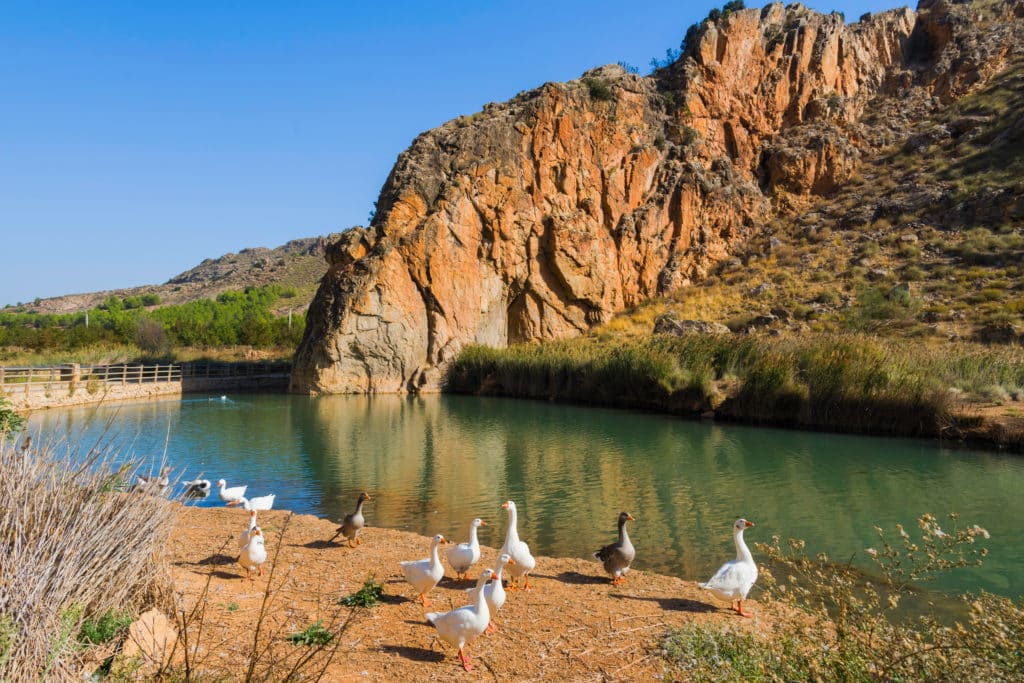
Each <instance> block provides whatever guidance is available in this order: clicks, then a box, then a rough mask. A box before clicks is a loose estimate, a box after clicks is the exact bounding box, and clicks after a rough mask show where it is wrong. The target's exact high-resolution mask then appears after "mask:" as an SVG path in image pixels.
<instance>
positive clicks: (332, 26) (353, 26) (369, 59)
mask: <svg viewBox="0 0 1024 683" xmlns="http://www.w3.org/2000/svg"><path fill="white" fill-rule="evenodd" d="M716 4H719V3H715V4H712V3H706V4H705V3H689V2H682V1H680V0H675V1H673V2H661V1H660V0H648V1H647V2H642V3H622V2H616V3H613V2H606V1H604V0H590V1H588V2H574V1H569V0H564V1H563V2H561V3H552V4H549V3H547V2H539V1H537V2H535V1H533V0H517V1H516V2H504V1H492V2H480V3H468V2H451V3H439V2H425V1H421V2H390V3H384V4H380V5H379V6H374V5H376V3H348V2H343V1H341V0H337V1H333V2H303V3H285V2H280V3H270V2H258V1H255V0H250V1H247V2H213V1H209V2H185V1H178V2H165V3H155V2H103V1H99V0H93V1H91V2H46V1H45V0H35V1H30V0H26V1H22V0H4V1H3V2H2V3H0V46H2V48H0V49H2V53H3V59H0V93H2V100H0V102H2V105H0V236H2V237H0V240H2V241H0V245H2V247H0V253H2V254H3V267H2V275H0V305H3V304H13V303H16V302H21V301H31V300H32V299H34V298H36V297H48V296H56V295H60V294H69V293H75V292H89V291H96V290H101V289H113V288H119V287H130V286H135V285H143V284H156V283H161V282H164V281H166V280H167V279H168V278H170V277H172V276H173V275H176V274H177V273H179V272H181V271H183V270H186V269H188V268H190V267H192V266H194V265H196V264H197V263H199V262H200V261H202V260H203V259H204V258H207V257H215V256H219V255H221V254H223V253H227V252H233V251H239V250H240V249H243V248H245V247H255V246H267V247H274V246H278V245H280V244H283V243H284V242H287V241H288V240H290V239H293V238H296V237H306V236H312V235H318V234H326V233H328V232H332V231H337V230H341V229H344V228H347V227H349V226H352V225H356V224H363V223H365V222H366V218H367V214H368V213H369V211H370V209H371V208H372V206H373V202H374V200H375V199H376V198H377V194H378V192H379V191H380V187H381V185H382V184H383V182H384V180H385V178H386V177H387V174H388V171H389V170H390V168H391V166H392V164H393V163H394V161H395V158H396V156H397V155H398V154H399V152H401V151H402V150H403V149H405V147H407V146H408V144H409V143H410V142H411V141H412V139H413V138H414V137H415V136H416V135H417V134H418V133H419V132H421V131H423V130H425V129H428V128H431V127H434V126H436V125H438V124H440V123H442V122H444V121H446V120H448V119H450V118H452V117H455V116H459V115H461V114H468V113H473V112H475V111H479V110H480V108H481V107H482V106H483V105H484V104H485V103H487V102H491V101H500V100H505V99H508V98H509V97H511V96H513V95H515V94H516V93H517V92H519V91H520V90H525V89H529V88H533V87H535V86H537V85H540V84H541V83H543V82H545V81H564V80H569V79H572V78H575V77H577V76H579V74H580V73H582V72H583V71H585V70H587V69H589V68H591V67H593V66H597V65H600V64H607V63H613V62H616V61H619V60H624V61H626V62H629V63H631V64H635V65H637V66H639V67H640V68H641V69H642V70H643V72H645V73H646V71H647V64H648V62H649V61H650V59H651V57H655V56H658V57H660V56H663V55H664V51H665V48H667V47H677V46H678V44H679V41H680V39H681V38H682V36H683V35H684V34H685V32H686V27H687V26H689V25H690V24H691V23H693V22H694V21H696V20H698V19H700V18H702V17H703V16H705V15H706V14H707V11H708V9H710V8H711V7H712V6H715V5H716ZM810 6H811V7H814V8H816V9H819V10H822V11H830V10H833V9H836V10H840V11H843V12H844V13H845V15H846V17H847V19H848V20H855V19H856V17H858V16H860V14H862V13H864V12H867V11H881V10H883V9H886V8H888V7H891V6H893V5H891V4H890V3H887V2H873V1H862V2H847V1H841V0H837V1H836V2H835V3H833V4H831V5H821V4H816V3H810Z"/></svg>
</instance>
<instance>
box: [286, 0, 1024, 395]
mask: <svg viewBox="0 0 1024 683" xmlns="http://www.w3.org/2000/svg"><path fill="white" fill-rule="evenodd" d="M957 12H959V13H957ZM1008 16H1010V17H1011V19H1012V16H1013V15H1012V12H1010V13H1008ZM965 32H966V33H969V32H970V21H969V17H965V16H964V11H960V10H957V11H954V9H953V8H951V7H950V6H947V5H945V4H944V3H935V5H934V7H930V8H927V9H925V10H924V11H921V12H919V13H917V14H915V13H914V12H912V11H910V10H908V9H901V10H894V11H891V12H886V13H884V14H880V15H876V16H873V17H870V18H866V19H864V20H863V21H861V22H859V23H856V24H851V25H846V24H844V22H843V20H842V18H841V17H839V16H838V15H821V14H817V13H814V12H811V11H809V10H807V9H805V8H803V7H801V6H800V5H796V4H794V5H790V6H789V7H788V8H784V7H783V6H782V5H781V4H775V5H769V6H767V7H765V8H763V9H761V10H753V9H752V10H743V11H739V12H735V13H733V14H731V15H730V16H727V17H725V18H723V19H721V20H719V21H718V22H717V23H715V24H712V23H710V22H709V23H707V24H705V25H704V28H703V31H702V33H701V35H700V36H699V37H698V38H697V39H696V40H695V41H694V43H693V44H692V45H690V46H688V50H687V54H685V55H684V56H683V58H681V59H680V60H679V61H677V62H676V63H675V64H673V65H672V66H671V67H669V68H667V69H662V70H660V71H659V72H658V73H656V74H655V75H654V76H651V77H640V76H636V75H631V74H628V73H626V72H625V71H624V70H622V69H621V68H619V67H615V66H609V67H603V68H600V69H595V70H593V71H591V72H588V73H587V74H584V77H583V78H582V79H581V80H579V81H574V82H570V83H548V84H545V85H544V86H542V87H540V88H538V89H536V90H534V91H531V92H528V93H523V94H520V95H519V96H517V97H516V98H514V99H512V100H511V101H509V102H507V103H504V104H500V105H499V104H492V105H488V106H487V107H485V108H484V111H483V112H481V113H478V114H475V115H473V116H470V117H462V118H460V119H457V120H455V121H450V122H448V123H447V124H445V125H443V126H441V127H440V128H437V129H434V130H432V131H428V132H426V133H424V134H422V135H420V136H419V137H418V138H417V139H416V140H415V141H414V142H413V144H412V146H411V147H410V148H409V149H408V150H406V151H405V152H404V153H402V155H401V156H400V157H399V159H398V162H397V163H396V165H395V167H394V169H393V170H392V172H391V175H390V177H389V178H388V181H387V183H386V185H385V187H384V189H383V191H382V193H381V196H380V198H379V200H378V203H377V206H378V210H377V214H376V217H375V219H374V221H373V224H372V225H371V226H370V227H369V228H367V229H361V228H360V229H354V230H352V231H350V232H349V233H346V234H345V235H344V236H343V237H342V239H341V240H340V241H339V242H337V243H336V244H333V245H331V246H330V247H329V248H328V251H327V259H328V262H329V263H330V268H329V271H328V273H327V275H326V276H325V277H324V279H323V282H322V284H321V287H320V290H319V292H318V294H317V296H316V299H315V300H314V302H313V304H312V306H311V308H310V311H309V314H308V316H307V329H306V335H305V338H304V339H303V342H302V344H301V346H300V348H299V350H298V352H297V354H296V358H295V363H294V366H293V372H292V386H291V388H292V390H293V391H296V392H310V393H320V392H328V393H335V392H402V391H430V390H436V389H438V388H439V385H440V382H441V380H442V374H443V370H444V368H445V365H446V364H447V363H448V362H450V361H451V360H452V359H453V358H454V357H455V356H456V354H457V353H458V352H459V350H460V349H462V348H463V347H465V346H466V345H468V344H488V345H492V346H505V345H507V344H511V343H516V342H524V341H531V340H545V339H555V338H559V337H565V336H570V335H577V334H580V333H582V332H584V331H586V330H587V329H588V328H589V327H590V326H592V325H594V324H596V323H599V322H602V321H604V320H606V319H607V318H608V317H609V316H610V315H611V314H613V313H614V312H616V311H618V310H621V309H623V308H625V307H629V306H633V305H635V304H637V303H639V302H641V301H643V300H644V299H647V298H649V297H652V296H655V295H658V294H662V293H666V292H670V291H672V290H675V289H677V288H678V287H681V286H685V285H686V284H688V283H690V282H692V281H694V280H696V279H699V278H701V277H703V276H704V275H705V274H706V273H707V271H708V269H709V267H711V266H712V265H713V264H714V263H715V262H716V261H718V260H721V259H723V258H726V257H728V256H729V255H730V253H732V251H733V250H734V249H735V248H736V246H737V245H738V244H741V243H742V242H743V241H744V240H745V239H746V238H747V236H748V235H750V234H752V233H753V232H754V231H756V230H758V229H759V227H760V226H761V224H762V223H763V222H764V221H765V220H766V219H767V218H769V217H770V214H771V212H772V201H771V199H772V198H773V197H774V196H775V195H777V194H778V193H779V192H784V193H787V194H791V195H796V196H800V195H806V194H808V193H822V192H827V191H829V190H830V189H832V188H834V187H836V186H837V185H838V184H840V183H842V182H844V181H845V180H846V179H847V178H849V177H850V175H851V174H852V173H853V172H854V171H855V170H856V168H857V165H858V160H859V157H860V154H861V152H860V150H861V149H862V148H863V147H864V146H865V145H868V144H870V142H868V141H866V140H865V138H866V137H869V136H867V135H864V134H862V133H863V131H861V130H860V129H859V128H858V126H857V121H858V119H859V117H860V116H861V115H862V113H863V112H864V110H865V108H866V107H868V106H869V105H870V104H871V103H872V102H876V101H877V100H878V98H880V97H882V98H884V97H889V98H890V99H893V98H907V97H909V96H911V95H914V96H915V97H917V98H918V99H923V98H935V99H938V100H941V99H943V98H945V99H947V100H948V99H955V97H956V96H957V95H958V94H959V93H961V92H963V91H964V90H965V89H966V88H968V87H970V85H971V83H972V82H976V81H978V80H980V79H982V78H984V76H985V74H981V75H978V74H976V73H969V72H968V71H969V70H968V68H967V67H965V66H964V64H962V63H958V62H956V60H955V59H952V58H950V57H949V53H950V51H951V50H956V49H959V48H957V47H956V42H957V41H956V40H954V37H955V36H956V35H959V34H961V33H965ZM1008 40H1010V39H1008ZM990 42H991V41H990ZM1004 52H1005V50H1004ZM944 59H945V60H947V62H948V65H947V67H946V68H941V69H939V68H935V67H936V65H937V64H940V62H942V60H944ZM929 68H930V69H931V71H929V70H928V69H929ZM995 70H997V66H994V67H992V68H990V69H989V71H988V74H989V75H991V73H993V72H994V71H995ZM974 71H977V69H974Z"/></svg>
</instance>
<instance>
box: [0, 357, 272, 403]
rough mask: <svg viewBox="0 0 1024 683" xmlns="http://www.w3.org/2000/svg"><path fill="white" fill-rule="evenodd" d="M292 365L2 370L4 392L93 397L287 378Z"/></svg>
mask: <svg viewBox="0 0 1024 683" xmlns="http://www.w3.org/2000/svg"><path fill="white" fill-rule="evenodd" d="M290 370H291V366H290V364H289V363H206V362H200V363H169V364H166V365H143V364H141V363H121V364H118V365H77V364H70V365H55V366H46V367H2V366H0V392H2V393H4V394H7V395H11V394H13V393H15V392H19V391H21V392H25V393H30V392H34V391H42V392H49V393H53V392H55V391H60V390H61V389H65V390H69V391H72V392H73V389H74V387H75V386H79V385H83V386H85V387H86V388H87V389H88V390H89V392H90V393H95V392H96V390H97V389H99V388H103V387H110V386H126V385H129V384H151V383H158V382H182V383H188V381H189V380H191V379H218V378H223V379H230V378H239V379H241V378H286V377H287V376H288V374H289V372H290Z"/></svg>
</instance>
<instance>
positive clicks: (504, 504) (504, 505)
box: [501, 501, 508, 510]
mask: <svg viewBox="0 0 1024 683" xmlns="http://www.w3.org/2000/svg"><path fill="white" fill-rule="evenodd" d="M501 507H503V508H505V509H506V510H508V501H505V502H504V503H502V504H501Z"/></svg>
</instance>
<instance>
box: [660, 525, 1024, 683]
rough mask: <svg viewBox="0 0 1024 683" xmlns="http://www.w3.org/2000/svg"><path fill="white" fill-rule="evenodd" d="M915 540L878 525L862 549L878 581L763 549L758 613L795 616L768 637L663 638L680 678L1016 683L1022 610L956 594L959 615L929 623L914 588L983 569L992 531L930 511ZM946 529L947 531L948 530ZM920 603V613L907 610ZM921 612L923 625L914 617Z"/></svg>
mask: <svg viewBox="0 0 1024 683" xmlns="http://www.w3.org/2000/svg"><path fill="white" fill-rule="evenodd" d="M918 527H919V533H918V534H916V536H915V535H914V534H912V532H911V531H908V530H907V529H904V528H903V527H902V526H900V525H896V528H895V531H894V532H892V531H883V530H882V529H880V528H877V527H876V532H877V533H878V538H879V543H878V547H876V548H868V549H866V550H865V551H864V552H865V554H866V555H867V557H868V559H870V560H871V561H873V562H874V564H875V568H876V569H877V572H878V578H870V577H868V576H866V575H865V574H863V573H860V572H857V571H855V570H853V569H851V568H850V567H849V566H848V565H845V564H839V565H837V564H834V563H832V562H831V561H830V560H829V558H828V557H827V556H826V555H824V554H822V553H819V554H818V555H816V556H814V557H811V556H809V555H808V554H807V552H806V549H805V544H804V543H803V541H799V540H793V539H790V540H789V541H788V543H782V542H780V539H779V538H778V537H777V536H776V537H773V538H772V540H771V542H770V543H767V544H758V545H757V549H758V551H759V552H760V553H762V554H763V555H764V556H765V557H766V559H767V562H766V563H765V565H763V567H762V571H761V582H760V584H759V585H763V590H764V594H763V596H761V597H760V601H761V605H762V610H766V611H770V612H772V613H774V614H783V615H787V616H785V617H784V618H782V619H778V620H776V621H775V622H774V623H773V624H772V625H771V626H770V627H768V629H767V630H766V631H764V632H759V633H753V634H752V633H750V632H741V631H738V630H733V629H728V628H722V627H711V626H703V625H700V624H691V625H688V626H684V627H683V628H681V629H678V630H673V631H671V632H669V633H668V634H666V636H665V638H664V640H663V642H662V656H663V657H664V658H665V660H666V668H667V669H668V671H669V673H671V674H672V676H673V677H674V678H678V679H679V680H692V681H754V680H756V681H797V680H800V681H865V682H879V683H880V682H882V681H968V680H970V681H1014V680H1016V681H1019V680H1022V678H1024V656H1022V652H1021V642H1024V605H1021V604H1020V603H1019V602H1015V601H1014V600H1011V599H1009V598H1003V597H998V596H994V595H989V594H985V593H982V594H980V595H972V594H965V595H962V596H960V599H961V601H962V609H961V610H959V611H958V612H957V614H956V615H955V616H953V617H946V618H943V619H939V618H938V617H936V616H934V615H933V614H932V609H931V608H930V606H929V604H928V602H929V600H931V599H932V598H931V597H930V596H929V595H928V594H927V593H922V592H921V591H918V590H915V589H913V588H912V587H911V585H912V584H915V583H919V582H922V581H928V580H930V579H932V578H934V577H935V576H936V575H937V574H938V573H941V572H946V571H952V570H955V569H957V568H959V567H965V566H971V565H975V564H980V563H981V562H982V558H984V556H985V555H986V554H987V550H986V548H984V547H981V545H982V543H983V542H984V539H987V538H988V532H987V531H985V530H984V529H983V528H981V527H979V526H976V525H961V524H960V523H959V520H958V518H957V515H955V514H953V515H950V516H949V519H948V520H946V521H944V522H942V524H941V526H940V523H939V520H938V519H936V518H935V517H934V516H932V515H929V514H926V515H923V516H922V517H921V518H920V519H919V520H918ZM943 527H945V528H943ZM910 603H914V604H912V605H911V604H910ZM913 615H916V616H913Z"/></svg>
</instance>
